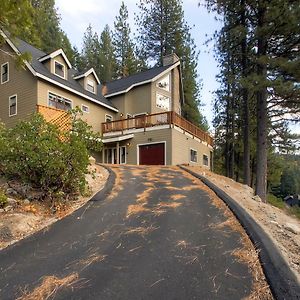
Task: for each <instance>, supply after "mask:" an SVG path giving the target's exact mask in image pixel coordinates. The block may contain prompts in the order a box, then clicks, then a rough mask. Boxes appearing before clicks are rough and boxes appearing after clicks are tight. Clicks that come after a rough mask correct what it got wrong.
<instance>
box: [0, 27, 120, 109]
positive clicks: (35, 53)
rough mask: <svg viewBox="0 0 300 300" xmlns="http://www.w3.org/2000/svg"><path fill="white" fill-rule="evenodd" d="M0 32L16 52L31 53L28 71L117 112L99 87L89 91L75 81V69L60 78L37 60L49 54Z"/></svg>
mask: <svg viewBox="0 0 300 300" xmlns="http://www.w3.org/2000/svg"><path fill="white" fill-rule="evenodd" d="M0 34H1V35H2V36H3V37H4V39H5V40H6V41H7V43H8V45H9V46H11V48H12V49H13V50H14V51H15V52H16V54H18V55H20V54H23V53H30V54H31V61H30V62H27V61H25V65H26V67H27V68H28V69H29V70H30V72H31V73H32V74H33V75H34V76H36V77H38V78H40V79H42V80H45V81H47V82H49V83H52V84H54V85H57V86H59V87H61V88H63V89H65V90H68V91H70V92H72V93H74V94H77V95H79V96H80V97H83V98H85V99H87V100H90V101H92V102H94V103H96V104H99V105H101V106H104V107H106V108H108V109H110V110H113V111H115V112H118V109H117V108H116V107H115V106H114V105H113V104H112V103H111V101H110V100H109V99H106V98H105V97H104V96H103V95H102V94H101V90H102V89H101V87H99V88H98V89H97V94H94V93H91V92H89V91H87V90H85V89H84V88H83V87H82V86H81V85H80V83H79V82H78V81H76V80H75V79H74V78H73V76H75V75H77V73H78V72H77V71H76V70H75V69H72V68H71V69H69V70H68V75H69V76H68V79H67V80H66V79H63V78H60V77H58V76H56V75H54V74H52V73H51V72H50V71H49V70H48V69H47V67H46V66H45V65H44V64H43V63H42V62H40V61H39V59H40V58H43V57H46V56H47V55H49V54H46V53H45V52H43V51H41V50H39V49H37V48H35V47H33V46H31V45H30V44H28V43H26V42H24V41H22V40H20V39H17V38H16V39H14V41H13V42H12V41H11V40H10V39H9V38H8V36H7V35H6V34H5V33H4V32H3V31H1V30H0Z"/></svg>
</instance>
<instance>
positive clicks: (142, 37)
mask: <svg viewBox="0 0 300 300" xmlns="http://www.w3.org/2000/svg"><path fill="white" fill-rule="evenodd" d="M139 9H140V12H141V13H140V14H139V15H138V17H136V24H137V26H138V27H139V28H138V30H139V37H138V41H139V44H140V48H141V49H142V57H143V58H144V60H145V61H147V62H153V61H154V62H155V63H156V65H161V64H162V61H163V56H165V55H167V54H171V53H176V54H177V55H178V56H179V58H180V59H181V62H182V78H183V89H184V98H185V105H184V106H183V111H182V114H183V116H185V117H186V118H187V119H188V120H189V121H191V122H193V123H194V124H196V125H198V126H200V127H202V128H204V129H207V122H206V119H205V117H204V116H202V115H201V114H200V112H199V107H200V105H201V103H200V98H199V95H200V87H201V86H200V83H199V81H198V74H197V57H198V56H197V55H198V53H197V52H196V50H195V49H196V46H195V43H194V40H193V39H192V38H191V35H190V27H189V26H188V25H187V23H186V21H185V19H184V12H183V8H182V1H178V0H140V3H139Z"/></svg>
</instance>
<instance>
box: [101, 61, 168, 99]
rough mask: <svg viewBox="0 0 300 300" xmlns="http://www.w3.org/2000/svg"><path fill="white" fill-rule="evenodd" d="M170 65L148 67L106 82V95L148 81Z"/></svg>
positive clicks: (123, 90)
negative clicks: (139, 71) (145, 69)
mask: <svg viewBox="0 0 300 300" xmlns="http://www.w3.org/2000/svg"><path fill="white" fill-rule="evenodd" d="M171 66H172V65H168V66H164V67H155V68H152V69H149V70H147V71H144V72H141V73H137V74H134V75H131V76H128V77H125V78H122V79H118V80H115V81H111V82H107V84H106V86H107V93H106V95H108V96H109V95H111V94H115V93H121V92H125V91H126V90H127V89H128V88H130V87H131V86H133V85H136V84H139V83H142V82H144V81H149V80H151V79H153V78H155V77H156V76H158V75H159V74H160V73H162V72H164V71H165V70H167V69H168V68H170V67H171Z"/></svg>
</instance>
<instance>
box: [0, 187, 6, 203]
mask: <svg viewBox="0 0 300 300" xmlns="http://www.w3.org/2000/svg"><path fill="white" fill-rule="evenodd" d="M6 204H7V196H6V195H5V193H4V192H3V191H2V190H1V189H0V208H4V207H5V206H6Z"/></svg>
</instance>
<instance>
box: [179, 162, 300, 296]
mask: <svg viewBox="0 0 300 300" xmlns="http://www.w3.org/2000/svg"><path fill="white" fill-rule="evenodd" d="M179 167H180V168H181V169H182V170H184V171H186V172H188V173H190V174H191V175H193V176H194V177H196V178H198V179H200V180H201V181H202V182H203V183H204V184H206V185H207V186H208V187H209V188H210V189H211V190H213V191H214V192H215V193H216V194H217V196H219V197H220V198H221V199H222V200H223V201H224V202H225V204H226V205H227V206H228V207H229V209H230V210H231V211H232V212H233V214H234V215H235V216H236V218H237V219H238V220H239V222H240V224H241V225H242V226H243V227H244V229H245V231H246V233H247V234H248V236H249V238H250V239H251V241H252V243H253V244H254V246H255V248H256V249H259V252H258V253H259V259H260V262H261V265H262V267H263V270H264V273H265V276H266V279H267V281H268V283H269V285H270V288H271V291H272V294H273V296H274V298H275V299H280V300H281V299H289V300H292V299H300V286H299V283H298V280H297V278H296V276H295V275H294V273H293V272H292V271H291V269H290V267H289V266H288V264H287V262H286V260H285V259H284V258H283V256H282V255H281V253H280V251H279V249H278V248H277V247H276V245H275V244H274V243H273V241H272V240H271V239H270V238H269V236H268V235H267V234H266V233H265V232H264V230H263V229H262V228H261V227H260V226H259V225H258V224H257V223H256V222H255V220H254V219H253V218H252V217H251V216H250V215H249V214H248V213H247V212H246V211H245V210H244V209H243V208H242V207H241V206H240V205H239V204H238V203H237V202H236V201H235V200H234V199H233V198H231V197H230V196H229V195H228V194H227V193H225V192H224V191H223V190H221V189H220V188H219V187H217V186H216V185H215V184H214V183H212V182H211V181H210V180H208V179H207V178H205V177H204V176H202V175H200V174H197V173H195V172H193V171H191V170H189V169H187V168H185V167H183V166H179Z"/></svg>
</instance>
